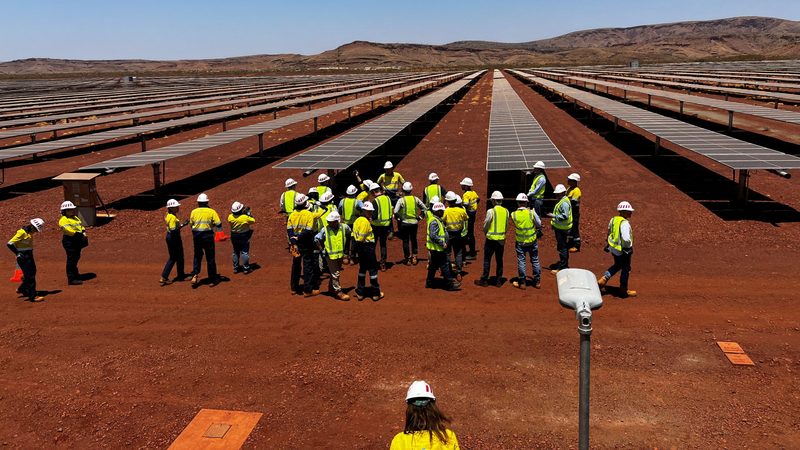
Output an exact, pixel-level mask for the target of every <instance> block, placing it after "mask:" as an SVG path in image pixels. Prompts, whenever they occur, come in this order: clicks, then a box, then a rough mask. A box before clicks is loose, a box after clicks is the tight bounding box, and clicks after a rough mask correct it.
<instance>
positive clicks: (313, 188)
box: [308, 186, 319, 194]
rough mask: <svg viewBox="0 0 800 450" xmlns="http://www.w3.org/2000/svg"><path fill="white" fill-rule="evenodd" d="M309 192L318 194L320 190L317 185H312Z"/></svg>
mask: <svg viewBox="0 0 800 450" xmlns="http://www.w3.org/2000/svg"><path fill="white" fill-rule="evenodd" d="M308 193H309V194H318V193H319V191H317V188H316V187H315V186H312V187H310V188H308Z"/></svg>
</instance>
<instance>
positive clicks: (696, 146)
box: [514, 71, 800, 169]
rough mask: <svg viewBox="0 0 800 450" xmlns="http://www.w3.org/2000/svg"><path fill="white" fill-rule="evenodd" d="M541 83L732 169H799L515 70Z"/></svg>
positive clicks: (796, 162) (792, 159)
mask: <svg viewBox="0 0 800 450" xmlns="http://www.w3.org/2000/svg"><path fill="white" fill-rule="evenodd" d="M514 73H515V74H517V75H519V76H521V77H524V78H526V79H528V80H530V81H532V82H534V83H536V84H538V85H540V86H543V87H545V88H547V89H549V90H551V91H553V92H556V93H558V94H560V95H562V96H564V97H569V98H571V99H573V100H574V101H576V102H579V103H582V104H583V105H585V106H587V107H589V108H592V109H593V110H594V111H597V112H603V113H605V114H607V115H609V116H611V117H612V118H614V119H616V120H618V121H621V122H622V125H623V126H624V125H625V124H626V123H627V124H629V127H628V128H631V127H633V129H634V131H636V130H637V129H638V130H642V131H644V132H646V133H649V134H651V135H653V136H656V138H658V139H661V140H664V141H668V142H671V143H673V144H675V145H678V146H680V147H682V148H684V149H686V150H689V151H692V152H695V153H697V154H700V155H703V156H705V157H707V158H710V159H712V160H714V161H717V162H719V163H721V164H723V165H725V166H728V167H730V168H731V169H798V168H800V158H798V157H796V156H792V155H787V154H785V153H781V152H778V151H775V150H771V149H768V148H766V147H762V146H760V145H756V144H751V143H749V142H744V141H740V140H738V139H735V138H732V137H730V136H727V135H724V134H720V133H715V132H713V131H710V130H706V129H704V128H700V127H697V126H694V125H691V124H688V123H686V122H681V121H680V120H677V119H672V118H669V117H665V116H662V115H660V114H656V113H654V112H651V111H647V110H644V109H641V108H637V107H635V106H631V105H628V104H625V103H620V102H618V101H615V100H611V99H608V98H605V97H601V96H599V95H596V94H592V93H589V92H585V91H582V90H579V89H576V88H572V87H569V86H565V85H563V84H560V83H556V82H554V81H550V80H546V79H544V78H539V77H536V76H534V75H529V74H526V73H523V72H519V71H514Z"/></svg>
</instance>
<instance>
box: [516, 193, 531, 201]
mask: <svg viewBox="0 0 800 450" xmlns="http://www.w3.org/2000/svg"><path fill="white" fill-rule="evenodd" d="M517 201H518V202H527V201H528V196H527V195H525V194H523V193H519V194H517Z"/></svg>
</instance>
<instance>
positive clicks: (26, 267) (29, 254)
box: [17, 250, 36, 300]
mask: <svg viewBox="0 0 800 450" xmlns="http://www.w3.org/2000/svg"><path fill="white" fill-rule="evenodd" d="M17 265H19V269H20V270H22V284H20V286H19V292H20V294H22V295H24V296H26V297H28V299H29V300H33V299H34V297H36V261H34V260H33V250H31V251H24V252H19V256H17Z"/></svg>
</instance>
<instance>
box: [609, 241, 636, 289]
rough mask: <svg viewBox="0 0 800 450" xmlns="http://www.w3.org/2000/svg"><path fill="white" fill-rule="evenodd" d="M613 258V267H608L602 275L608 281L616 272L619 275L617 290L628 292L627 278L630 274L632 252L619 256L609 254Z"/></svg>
mask: <svg viewBox="0 0 800 450" xmlns="http://www.w3.org/2000/svg"><path fill="white" fill-rule="evenodd" d="M611 256H613V257H614V265H613V266H611V267H609V268H608V270H606V273H605V274H604V275H605V277H606V279H610V278H611V277H613V276H614V275H615V274H616V273H617V272H620V274H619V288H620V289H621V290H622V291H627V290H628V277H629V276H630V273H631V258H632V257H633V250H631V251H630V252H629V253H622V254H621V255H615V254H613V253H612V254H611Z"/></svg>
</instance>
